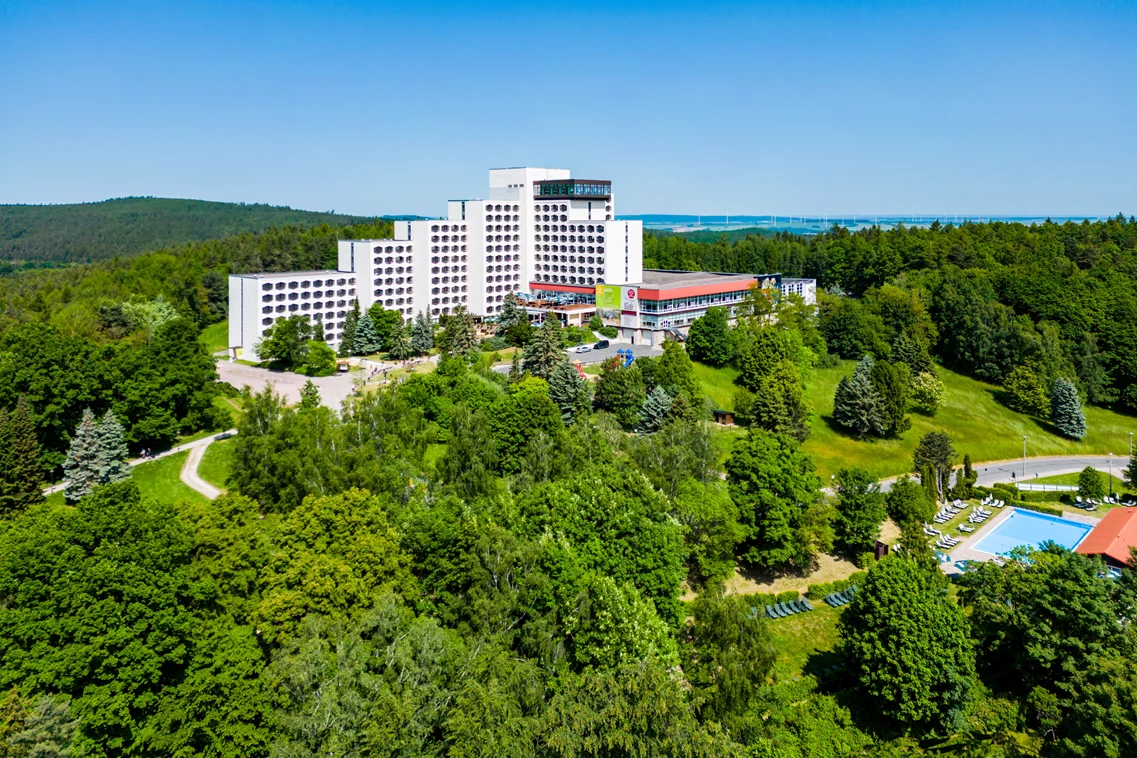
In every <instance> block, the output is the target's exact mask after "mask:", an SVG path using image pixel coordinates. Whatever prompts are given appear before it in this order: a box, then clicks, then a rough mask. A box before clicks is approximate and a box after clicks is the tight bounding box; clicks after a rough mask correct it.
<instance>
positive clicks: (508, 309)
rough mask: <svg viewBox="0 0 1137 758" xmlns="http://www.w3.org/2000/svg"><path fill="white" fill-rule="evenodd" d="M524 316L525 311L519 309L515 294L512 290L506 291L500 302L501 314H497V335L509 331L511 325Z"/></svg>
mask: <svg viewBox="0 0 1137 758" xmlns="http://www.w3.org/2000/svg"><path fill="white" fill-rule="evenodd" d="M524 318H525V312H524V311H522V310H521V307H520V305H519V304H518V302H517V295H516V294H514V293H512V292H510V293H507V294H506V296H505V299H504V300H503V301H502V303H501V315H500V316H498V319H497V333H498V335H502V334H505V333H506V332H507V331H509V328H510V327H511V326H514V325H515V324H517V323H518V322H520V321H521V320H522V319H524Z"/></svg>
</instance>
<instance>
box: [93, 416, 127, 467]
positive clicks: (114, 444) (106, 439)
mask: <svg viewBox="0 0 1137 758" xmlns="http://www.w3.org/2000/svg"><path fill="white" fill-rule="evenodd" d="M96 437H97V438H98V441H99V484H110V483H111V482H121V481H122V480H124V479H129V478H130V462H129V461H128V459H129V458H130V451H129V450H128V449H127V447H126V430H125V429H123V428H122V424H120V423H119V422H118V419H117V418H115V415H114V412H113V411H109V410H108V411H107V412H106V414H104V415H103V420H102V421H101V422H100V423H99V428H98V431H97V432H96Z"/></svg>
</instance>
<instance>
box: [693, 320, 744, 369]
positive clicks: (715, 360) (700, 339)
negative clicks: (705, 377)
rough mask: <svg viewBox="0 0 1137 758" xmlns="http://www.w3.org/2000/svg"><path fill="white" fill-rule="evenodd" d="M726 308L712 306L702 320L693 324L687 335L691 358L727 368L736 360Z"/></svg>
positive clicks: (709, 364)
mask: <svg viewBox="0 0 1137 758" xmlns="http://www.w3.org/2000/svg"><path fill="white" fill-rule="evenodd" d="M727 320H728V316H727V312H726V308H722V307H719V306H711V307H710V308H707V312H706V313H705V314H704V315H703V316H702V318H697V319H695V321H694V322H693V323H692V324H691V329H690V331H689V332H688V334H687V352H688V353H689V354H690V356H691V358H692V359H694V360H696V361H699V362H700V363H705V364H707V365H708V366H725V365H727V364H729V363H730V362H731V360H732V359H733V358H734V343H733V342H732V341H731V337H730V327H729V324H728V323H727Z"/></svg>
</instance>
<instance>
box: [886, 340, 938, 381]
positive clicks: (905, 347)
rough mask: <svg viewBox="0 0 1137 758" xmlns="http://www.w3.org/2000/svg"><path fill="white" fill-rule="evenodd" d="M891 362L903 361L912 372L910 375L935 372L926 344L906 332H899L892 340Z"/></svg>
mask: <svg viewBox="0 0 1137 758" xmlns="http://www.w3.org/2000/svg"><path fill="white" fill-rule="evenodd" d="M890 358H891V360H892V362H893V363H903V364H904V365H905V366H907V367H908V370H909V371H911V372H912V376H918V375H920V374H933V375H934V374H935V373H936V368H935V364H933V363H932V356H931V355H929V354H928V346H927V345H926V344H924V342H923V341H917V340H915V339H913V338H912V336H911V335H910V334H909V333H908V332H906V331H905V332H901V333H900V334H898V335H897V336H896V339H895V340H893V341H892V354H891V356H890Z"/></svg>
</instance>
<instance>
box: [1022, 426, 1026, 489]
mask: <svg viewBox="0 0 1137 758" xmlns="http://www.w3.org/2000/svg"><path fill="white" fill-rule="evenodd" d="M1023 479H1026V435H1025V434H1024V435H1023Z"/></svg>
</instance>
